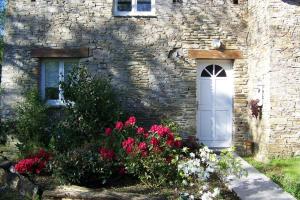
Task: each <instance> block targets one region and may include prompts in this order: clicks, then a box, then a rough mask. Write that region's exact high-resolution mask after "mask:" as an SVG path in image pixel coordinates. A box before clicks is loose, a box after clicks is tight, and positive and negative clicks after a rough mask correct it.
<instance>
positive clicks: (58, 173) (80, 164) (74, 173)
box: [49, 145, 114, 186]
mask: <svg viewBox="0 0 300 200" xmlns="http://www.w3.org/2000/svg"><path fill="white" fill-rule="evenodd" d="M49 166H50V170H52V172H53V176H54V177H56V178H57V179H58V181H59V182H60V183H62V184H78V185H86V186H93V184H99V183H105V182H106V181H107V179H108V178H109V177H110V176H111V175H112V172H113V171H112V170H113V169H114V163H113V162H108V161H107V160H105V161H104V160H101V158H100V156H99V153H97V147H95V146H93V145H91V146H89V145H87V146H85V147H81V148H77V149H74V150H72V151H68V152H66V153H59V154H56V155H55V156H54V159H53V160H52V161H51V162H50V165H49Z"/></svg>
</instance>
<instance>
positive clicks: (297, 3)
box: [282, 0, 300, 6]
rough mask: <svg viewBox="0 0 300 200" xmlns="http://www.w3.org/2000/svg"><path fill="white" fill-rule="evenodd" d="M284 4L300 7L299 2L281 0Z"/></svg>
mask: <svg viewBox="0 0 300 200" xmlns="http://www.w3.org/2000/svg"><path fill="white" fill-rule="evenodd" d="M282 1H283V2H284V3H287V4H291V5H296V6H300V1H299V0H282Z"/></svg>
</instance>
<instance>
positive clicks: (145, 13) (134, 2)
mask: <svg viewBox="0 0 300 200" xmlns="http://www.w3.org/2000/svg"><path fill="white" fill-rule="evenodd" d="M131 4H132V9H131V11H119V10H118V0H114V15H115V16H123V17H126V16H149V17H151V16H155V13H156V8H155V0H151V11H138V10H137V0H131Z"/></svg>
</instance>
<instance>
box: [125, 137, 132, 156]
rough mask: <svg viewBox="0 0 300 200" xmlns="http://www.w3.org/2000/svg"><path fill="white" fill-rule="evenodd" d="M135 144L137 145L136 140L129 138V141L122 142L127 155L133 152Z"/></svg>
mask: <svg viewBox="0 0 300 200" xmlns="http://www.w3.org/2000/svg"><path fill="white" fill-rule="evenodd" d="M134 143H135V140H134V139H133V138H131V137H129V138H127V140H124V141H123V142H122V147H123V149H124V150H125V151H126V153H127V154H130V153H131V152H132V150H133V145H134Z"/></svg>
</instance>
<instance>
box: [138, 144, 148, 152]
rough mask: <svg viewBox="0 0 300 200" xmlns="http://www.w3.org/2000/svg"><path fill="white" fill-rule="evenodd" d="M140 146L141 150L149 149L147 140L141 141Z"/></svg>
mask: <svg viewBox="0 0 300 200" xmlns="http://www.w3.org/2000/svg"><path fill="white" fill-rule="evenodd" d="M138 148H139V150H140V151H145V150H147V144H146V142H141V143H139V146H138Z"/></svg>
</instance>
